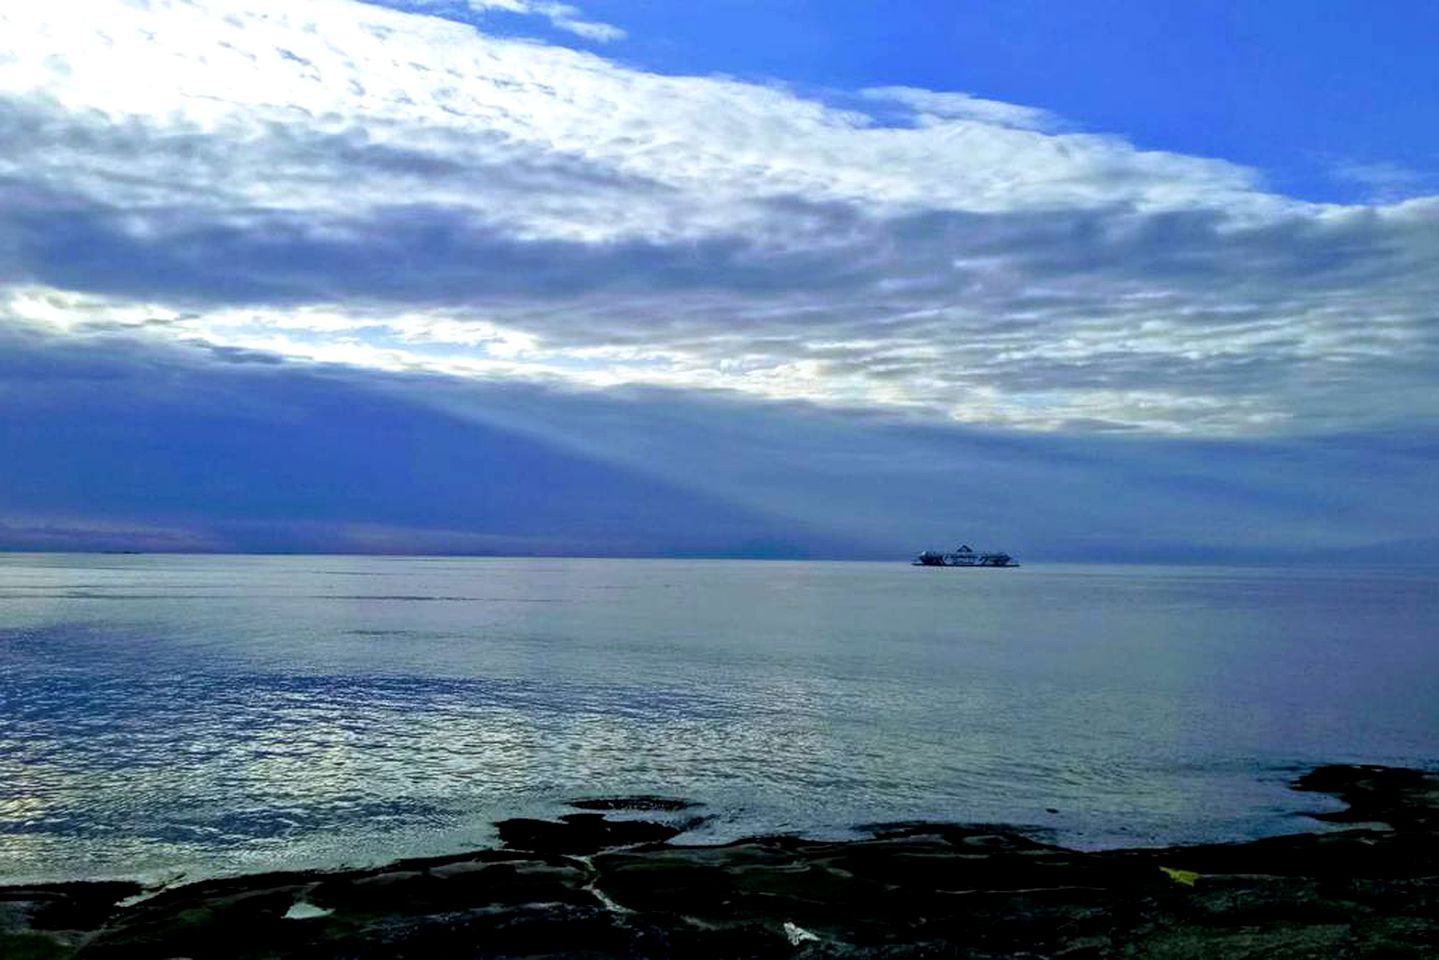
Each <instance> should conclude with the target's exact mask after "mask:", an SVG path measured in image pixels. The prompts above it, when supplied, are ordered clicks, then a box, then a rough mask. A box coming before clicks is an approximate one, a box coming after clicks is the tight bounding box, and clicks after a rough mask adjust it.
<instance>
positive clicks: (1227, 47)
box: [394, 0, 1439, 202]
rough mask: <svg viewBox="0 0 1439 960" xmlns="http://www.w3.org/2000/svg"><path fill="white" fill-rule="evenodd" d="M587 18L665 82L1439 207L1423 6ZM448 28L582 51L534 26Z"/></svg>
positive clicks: (1153, 4) (986, 5) (720, 4)
mask: <svg viewBox="0 0 1439 960" xmlns="http://www.w3.org/2000/svg"><path fill="white" fill-rule="evenodd" d="M394 5H395V6H399V7H405V6H406V5H407V4H406V3H405V2H404V0H399V2H397V3H395V4H394ZM412 6H413V5H412ZM585 11H586V12H587V14H590V15H592V16H594V18H595V19H597V20H600V21H603V22H606V23H610V24H614V25H616V26H619V27H620V28H621V29H623V30H624V31H625V36H624V37H622V38H617V39H615V40H612V41H607V42H605V43H602V44H594V43H589V44H588V45H589V46H592V47H594V46H598V47H599V48H601V49H603V50H604V51H605V52H606V53H608V54H611V55H614V56H616V57H618V58H620V59H622V60H626V61H629V62H633V63H635V64H637V65H639V66H641V67H643V68H646V69H652V70H658V71H662V72H665V73H675V74H686V73H726V74H732V75H735V76H740V77H746V78H751V79H757V80H780V81H783V82H787V83H791V84H796V85H799V86H801V87H806V88H809V89H810V90H811V91H812V92H813V93H814V94H815V95H818V96H823V95H825V92H826V91H830V92H835V93H842V92H843V91H848V90H856V89H861V88H864V87H877V86H894V85H903V86H913V87H920V88H924V89H931V90H963V91H965V92H968V93H972V94H974V95H976V96H980V97H986V98H990V99H994V100H1001V101H1006V102H1010V103H1018V104H1028V105H1032V106H1036V107H1041V108H1043V109H1046V110H1049V111H1052V112H1053V113H1055V114H1056V115H1058V116H1061V117H1063V118H1065V119H1066V120H1067V121H1069V122H1070V123H1072V124H1073V125H1074V126H1075V127H1077V128H1080V129H1085V130H1090V131H1097V132H1109V133H1120V134H1122V135H1124V136H1125V137H1127V138H1128V139H1130V140H1131V141H1133V142H1134V143H1135V144H1137V145H1139V146H1141V147H1145V148H1149V149H1158V150H1172V151H1176V152H1179V153H1187V154H1196V155H1200V156H1211V157H1221V158H1224V159H1227V160H1231V161H1234V162H1236V163H1240V164H1243V165H1246V166H1252V167H1255V168H1257V169H1258V170H1259V171H1261V172H1262V174H1263V176H1264V177H1265V179H1266V180H1267V182H1268V183H1270V184H1271V185H1272V186H1273V187H1274V188H1275V189H1278V190H1280V191H1283V192H1286V193H1290V194H1292V195H1295V196H1299V197H1303V198H1305V199H1310V200H1322V201H1333V202H1362V201H1364V200H1368V199H1371V198H1373V197H1374V196H1375V195H1376V194H1379V193H1386V192H1387V194H1386V196H1387V195H1418V194H1422V193H1426V192H1428V193H1432V192H1434V191H1435V190H1436V189H1439V183H1436V180H1435V178H1436V176H1439V70H1436V68H1435V66H1434V60H1435V57H1434V38H1435V37H1436V36H1439V6H1436V5H1434V4H1432V3H1428V2H1424V0H1395V2H1391V3H1379V4H1375V3H1363V2H1354V0H1334V2H1328V3H1323V4H1314V3H1299V2H1290V0H1275V2H1267V3H1256V2H1249V3H1239V2H1216V3H1190V2H1183V0H1146V2H1140V0H1093V2H1087V3H1056V2H1053V0H965V2H927V3H918V2H909V3H883V4H881V3H872V2H864V0H840V2H820V0H770V2H766V0H714V2H709V3H698V4H675V3H663V2H656V0H601V2H598V3H589V4H586V5H585ZM447 12H448V13H449V15H451V16H456V17H459V18H461V19H466V20H470V21H472V22H476V23H481V24H484V23H486V22H488V25H489V26H490V28H491V29H498V30H505V31H513V32H516V33H521V34H528V35H536V34H539V35H543V36H546V37H547V39H549V40H550V41H552V42H559V43H579V44H581V45H585V44H586V41H584V40H583V39H582V38H576V37H575V36H574V35H573V34H567V33H566V32H565V31H563V30H556V29H553V28H550V27H548V25H547V24H546V25H543V26H541V25H538V24H535V23H534V22H533V20H532V18H526V17H517V16H515V17H507V16H505V15H503V14H495V13H490V14H488V15H478V14H475V13H474V12H473V11H469V10H466V9H463V8H462V6H461V5H459V4H456V5H455V6H453V7H450V8H449V9H448V11H447Z"/></svg>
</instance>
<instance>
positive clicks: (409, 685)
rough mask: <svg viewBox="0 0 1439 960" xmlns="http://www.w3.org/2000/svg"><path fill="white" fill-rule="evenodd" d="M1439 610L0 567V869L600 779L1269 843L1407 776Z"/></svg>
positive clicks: (214, 859) (1287, 583) (485, 576)
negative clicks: (1396, 776)
mask: <svg viewBox="0 0 1439 960" xmlns="http://www.w3.org/2000/svg"><path fill="white" fill-rule="evenodd" d="M1434 586H1435V584H1434V583H1433V582H1432V581H1430V580H1426V579H1425V578H1423V577H1421V576H1417V575H1399V574H1378V573H1375V574H1371V575H1366V576H1362V577H1360V576H1356V575H1355V574H1354V573H1353V572H1350V573H1348V574H1347V575H1346V576H1344V577H1342V578H1341V577H1337V576H1325V575H1322V574H1316V573H1298V574H1297V573H1280V572H1275V571H1222V570H1180V569H1161V568H1154V569H1134V568H1086V567H1054V568H1044V567H1037V566H1036V567H1025V568H1021V569H1020V570H1013V571H939V572H937V573H936V572H935V571H928V570H911V569H910V568H908V567H906V566H904V565H899V564H897V565H880V564H788V563H749V562H736V561H601V560H586V561H581V560H573V561H571V560H420V559H403V558H335V557H314V558H306V557H285V558H258V557H128V556H127V557H99V556H89V557H84V556H68V557H59V556H21V555H12V556H6V557H0V704H3V706H0V724H3V727H0V877H3V878H7V879H18V878H30V879H40V878H60V877H67V876H135V875H147V876H156V875H162V874H169V873H173V872H175V871H177V870H187V871H192V872H194V873H201V874H203V873H213V872H233V871H236V870H247V869H262V868H267V867H272V866H277V865H300V864H334V863H341V862H345V863H357V862H371V861H376V860H384V859H389V858H393V857H397V856H402V855H412V854H420V853H440V852H446V851H449V850H454V849H457V848H460V847H465V846H470V845H474V844H476V843H484V842H488V840H489V838H490V837H491V832H490V826H489V825H490V823H491V822H492V821H493V820H494V819H495V818H497V817H500V816H506V815H512V814H516V813H539V814H553V813H555V812H558V811H559V810H560V809H561V805H562V803H563V802H564V801H565V800H566V799H570V798H574V797H578V796H595V795H599V794H622V793H660V794H665V795H671V796H684V797H689V798H693V799H696V800H700V801H703V802H704V803H706V804H707V812H709V813H711V814H713V815H714V816H715V819H714V820H713V821H712V822H710V823H709V824H707V825H706V826H705V827H704V828H702V829H701V830H700V831H699V834H698V838H699V839H708V840H719V839H726V838H731V837H734V836H737V835H741V834H745V833H753V832H758V831H767V830H800V831H805V832H809V833H819V834H838V833H843V832H844V831H845V830H847V829H849V828H851V827H853V826H855V825H857V824H861V823H865V822H872V821H878V820H895V819H911V818H936V819H950V820H969V821H1007V822H1020V823H1028V824H1034V825H1038V826H1041V827H1045V828H1050V829H1053V830H1055V831H1056V832H1057V835H1058V836H1060V837H1061V838H1063V839H1066V840H1068V841H1070V842H1076V843H1082V844H1086V845H1101V844H1112V843H1136V842H1160V841H1172V840H1178V839H1198V838H1212V837H1237V836H1247V835H1254V834H1260V833H1267V832H1277V831H1284V830H1287V829H1292V828H1293V827H1294V826H1295V824H1294V822H1293V820H1292V813H1293V812H1294V811H1295V810H1298V809H1305V808H1307V809H1312V808H1314V807H1315V806H1316V803H1317V801H1315V800H1314V799H1313V798H1304V797H1299V796H1296V795H1292V794H1290V793H1289V792H1288V791H1287V790H1286V789H1285V788H1284V783H1285V781H1286V780H1287V779H1288V778H1289V776H1291V774H1292V771H1293V770H1294V769H1296V768H1298V767H1300V766H1302V765H1305V764H1311V763H1318V762H1329V761H1343V760H1364V761H1372V762H1407V763H1424V762H1430V763H1432V762H1433V760H1434V755H1435V752H1436V750H1435V747H1436V744H1439V717H1436V704H1439V671H1436V669H1435V667H1436V665H1439V660H1436V653H1435V649H1434V645H1433V644H1432V642H1431V641H1432V637H1433V636H1434V628H1435V626H1436V623H1439V617H1436V611H1435V604H1434V600H1433V599H1432V598H1433V597H1434V595H1435V593H1434V589H1433V588H1434ZM1356 638H1362V642H1359V640H1358V639H1356ZM1051 809H1054V810H1057V811H1058V813H1052V812H1050V810H1051Z"/></svg>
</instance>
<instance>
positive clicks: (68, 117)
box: [0, 0, 1439, 559]
mask: <svg viewBox="0 0 1439 960" xmlns="http://www.w3.org/2000/svg"><path fill="white" fill-rule="evenodd" d="M85 11H86V16H84V17H77V16H74V15H73V11H67V10H66V9H65V5H64V4H58V5H51V6H45V7H41V6H38V5H26V6H23V7H14V8H10V9H5V10H3V11H0V349H3V350H4V355H3V356H0V401H3V406H0V457H3V459H4V460H6V461H7V462H8V463H9V464H10V467H9V468H8V469H7V470H5V471H0V545H9V546H22V547H23V546H30V547H66V548H72V547H81V546H86V545H89V546H107V547H114V546H116V545H124V544H140V545H147V546H151V547H164V548H170V549H176V548H193V549H266V550H268V549H285V550H295V549H317V550H324V549H335V550H366V549H371V550H386V551H406V550H419V551H428V550H438V551H462V552H463V551H477V552H541V553H554V552H584V553H603V554H616V553H619V554H629V553H641V554H652V553H661V554H663V553H681V554H696V553H700V554H703V553H713V554H724V555H729V554H755V555H766V556H769V555H785V554H796V555H800V554H804V555H833V556H889V555H902V554H904V553H905V552H908V551H910V550H911V548H918V547H919V546H926V545H929V546H934V545H943V544H944V543H946V542H947V541H948V540H950V539H968V540H982V541H988V542H995V545H997V546H1005V547H1008V548H1009V549H1011V550H1014V551H1015V552H1019V553H1023V554H1024V555H1027V556H1041V557H1042V556H1051V557H1085V556H1107V557H1110V558H1114V559H1125V558H1130V559H1134V558H1140V559H1143V558H1150V559H1156V558H1159V559H1173V558H1185V557H1189V558H1194V559H1215V558H1221V559H1222V558H1225V557H1231V558H1265V557H1270V558H1272V557H1282V556H1288V555H1294V554H1300V553H1309V554H1317V553H1322V552H1323V551H1325V550H1327V549H1330V548H1332V547H1334V546H1341V547H1346V548H1352V549H1361V550H1382V549H1384V548H1383V546H1382V545H1383V544H1392V545H1394V546H1393V549H1394V550H1396V551H1397V550H1403V551H1406V552H1407V554H1408V555H1422V554H1423V553H1424V552H1425V551H1426V550H1427V549H1428V548H1429V546H1430V545H1432V543H1434V542H1439V510H1435V509H1434V507H1435V506H1436V503H1435V502H1434V500H1435V498H1434V494H1433V493H1432V492H1430V490H1429V486H1430V484H1428V483H1427V474H1428V472H1429V468H1430V465H1431V464H1432V460H1433V456H1432V454H1433V452H1434V450H1435V437H1436V434H1439V431H1436V422H1435V421H1436V413H1439V410H1436V403H1435V400H1436V397H1439V363H1436V360H1439V336H1436V331H1439V318H1436V313H1435V309H1436V308H1435V304H1436V303H1439V182H1436V180H1435V175H1436V171H1439V133H1436V129H1439V126H1436V124H1435V123H1433V119H1434V115H1435V106H1436V103H1439V93H1436V89H1435V84H1436V77H1439V69H1436V68H1435V66H1434V65H1433V64H1432V63H1431V62H1430V61H1431V59H1432V58H1428V57H1426V56H1425V55H1424V54H1425V53H1426V50H1425V47H1426V40H1427V39H1428V38H1430V37H1432V36H1434V35H1436V31H1435V29H1434V28H1435V27H1436V26H1439V22H1436V19H1439V13H1436V12H1435V11H1434V10H1433V9H1432V8H1431V7H1429V6H1428V5H1423V4H1419V3H1395V4H1386V5H1383V8H1382V9H1380V10H1373V9H1365V8H1363V7H1361V6H1359V5H1357V4H1342V3H1333V4H1325V5H1323V6H1322V7H1319V8H1314V9H1309V8H1304V7H1300V6H1299V5H1297V4H1283V3H1274V4H1243V5H1241V4H1204V5H1193V4H1180V3H1172V4H1169V3H1149V4H1138V3H1095V4H1085V5H1078V4H1041V3H1026V2H1007V3H998V2H993V3H966V4H930V3H892V4H885V5H877V4H859V3H826V4H820V3H808V2H803V3H802V2H792V3H783V2H775V3H758V2H738V0H735V2H723V0H720V2H713V3H707V4H696V5H683V7H682V9H676V5H672V4H660V3H655V2H641V0H598V2H590V3H585V2H578V3H575V4H569V3H560V2H555V0H395V2H393V3H388V4H377V3H360V2H355V0H308V2H306V3H303V4H294V3H282V2H280V0H249V2H242V0H94V2H90V3H87V4H86V5H85ZM352 483H353V484H354V485H353V486H351V485H350V484H352ZM930 540H933V541H934V542H933V543H930V542H929V541H930ZM996 541H997V542H996Z"/></svg>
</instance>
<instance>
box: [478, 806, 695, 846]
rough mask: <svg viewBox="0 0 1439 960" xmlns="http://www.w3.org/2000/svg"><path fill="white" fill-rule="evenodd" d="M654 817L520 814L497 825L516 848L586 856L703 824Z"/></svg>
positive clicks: (503, 839)
mask: <svg viewBox="0 0 1439 960" xmlns="http://www.w3.org/2000/svg"><path fill="white" fill-rule="evenodd" d="M699 822H700V821H699V820H697V819H695V820H687V821H685V822H682V823H675V824H670V823H656V822H654V821H652V820H607V819H606V818H605V816H604V815H603V814H599V813H571V814H568V815H566V816H563V817H560V819H559V820H557V821H556V820H531V819H528V818H524V817H517V818H514V819H511V820H501V821H500V822H499V823H497V824H495V829H496V830H497V831H498V832H499V835H500V842H501V843H503V844H504V845H505V846H507V847H510V848H511V849H514V850H529V851H533V852H535V853H566V854H574V855H584V854H590V853H598V852H599V851H601V850H609V849H613V848H615V847H628V846H635V845H637V844H646V843H662V842H664V841H666V840H669V839H671V838H673V837H677V836H679V835H680V834H681V833H683V832H684V831H686V830H689V829H691V828H693V827H695V826H697V825H698V824H699Z"/></svg>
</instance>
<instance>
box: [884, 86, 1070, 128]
mask: <svg viewBox="0 0 1439 960" xmlns="http://www.w3.org/2000/svg"><path fill="white" fill-rule="evenodd" d="M860 96H862V97H864V98H866V99H868V100H872V101H877V102H879V103H885V102H888V103H891V104H895V105H899V106H901V107H904V108H907V109H908V110H910V111H913V113H914V114H915V116H916V118H917V119H920V120H922V121H923V122H925V123H927V124H937V123H941V122H943V121H946V120H973V121H977V122H979V123H984V124H993V125H996V126H1001V127H1014V128H1015V129H1018V130H1039V131H1053V130H1059V129H1062V128H1063V127H1064V121H1063V120H1061V119H1060V118H1059V117H1057V116H1055V115H1054V114H1052V113H1050V112H1049V111H1048V110H1041V109H1039V108H1038V107H1025V106H1020V105H1018V104H1013V103H1004V102H1002V101H999V100H986V99H984V98H982V97H976V96H972V95H970V94H968V93H952V92H949V93H946V92H937V91H934V90H922V89H918V88H915V87H869V88H867V89H865V90H861V91H860Z"/></svg>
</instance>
